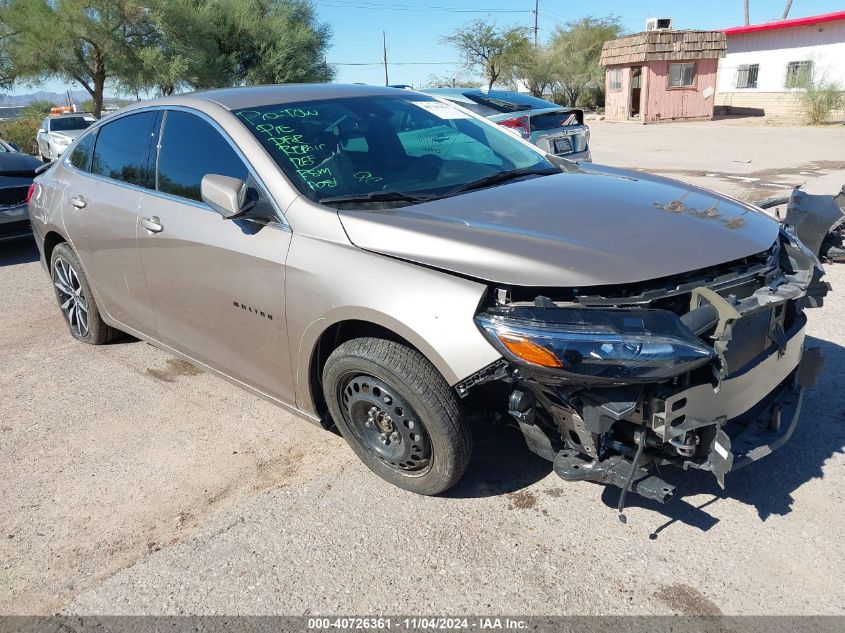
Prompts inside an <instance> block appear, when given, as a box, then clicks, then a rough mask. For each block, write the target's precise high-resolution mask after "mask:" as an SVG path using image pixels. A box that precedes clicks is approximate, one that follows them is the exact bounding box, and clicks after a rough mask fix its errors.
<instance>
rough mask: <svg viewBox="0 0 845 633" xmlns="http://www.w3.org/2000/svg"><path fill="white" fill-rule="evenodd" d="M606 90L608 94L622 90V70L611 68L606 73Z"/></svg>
mask: <svg viewBox="0 0 845 633" xmlns="http://www.w3.org/2000/svg"><path fill="white" fill-rule="evenodd" d="M607 89H608V90H609V91H610V92H619V91H620V90H622V69H621V68H611V69H610V70H608V71H607Z"/></svg>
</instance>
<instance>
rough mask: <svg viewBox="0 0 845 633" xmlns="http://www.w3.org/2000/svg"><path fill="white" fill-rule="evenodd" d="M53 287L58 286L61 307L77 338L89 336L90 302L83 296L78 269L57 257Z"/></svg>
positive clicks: (57, 291) (57, 292)
mask: <svg viewBox="0 0 845 633" xmlns="http://www.w3.org/2000/svg"><path fill="white" fill-rule="evenodd" d="M53 285H55V286H56V294H57V296H58V298H59V307H60V308H61V310H62V314H63V315H64V317H65V320H66V321H67V322H68V324H69V325H70V329H71V330H72V331H73V333H74V334H76V335H77V336H80V337H84V336H87V334H88V301H87V300H86V298H85V296H84V294H83V291H82V284H81V283H80V281H79V274H78V273H77V272H76V269H74V267H73V266H72V265H71V264H70V263H68V262H67V260H65V259H63V258H61V257H57V258H56V262H55V264H54V265H53Z"/></svg>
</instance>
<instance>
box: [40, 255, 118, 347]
mask: <svg viewBox="0 0 845 633" xmlns="http://www.w3.org/2000/svg"><path fill="white" fill-rule="evenodd" d="M50 277H51V278H52V280H53V289H54V290H55V292H56V299H57V300H58V302H59V309H60V310H61V312H62V316H63V317H64V319H65V322H66V323H67V325H68V329H69V330H70V334H71V336H73V338H75V339H76V340H78V341H82V342H83V343H88V344H89V345H103V344H105V343H110V342H112V341H113V340H115V339H116V338H117V337H118V336H119V335H120V332H119V331H118V330H115V329H114V328H113V327H111V326H109V325H107V324H106V323H105V322H104V321H103V319H102V317H101V316H100V310H99V308H98V307H97V302H96V301H95V300H94V293H93V292H91V286H89V285H88V279H87V278H86V277H85V273H84V272H83V271H82V264H81V263H80V262H79V257H77V255H76V253H75V252H74V250H73V249H72V248H71V247H70V245H69V244H68V243H67V242H62V243H61V244H58V245H56V248H54V249H53V254H52V256H51V257H50Z"/></svg>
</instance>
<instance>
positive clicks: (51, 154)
mask: <svg viewBox="0 0 845 633" xmlns="http://www.w3.org/2000/svg"><path fill="white" fill-rule="evenodd" d="M96 120H97V119H96V118H95V117H94V115H92V114H81V113H73V114H59V115H56V116H48V117H46V118H45V119H44V121H43V122H42V123H41V127H40V128H39V130H38V133H37V134H36V136H35V140H36V142H37V143H38V157H39V158H40V159H41V160H42V161H43V162H48V161H51V160H56V159H57V158H58V157H59V156H61V155H62V153H64V151H65V150H66V149H67V147H68V145H70V144H71V142H73V139H75V138H76V137H77V136H79V135H80V134H82V132H84V131H85V130H86V129H87V128H88V127H89V126H90V125H91V124H92V123H94V122H95V121H96Z"/></svg>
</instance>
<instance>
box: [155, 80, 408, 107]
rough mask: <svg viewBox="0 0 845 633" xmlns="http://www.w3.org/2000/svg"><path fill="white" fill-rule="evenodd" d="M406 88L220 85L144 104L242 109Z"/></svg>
mask: <svg viewBox="0 0 845 633" xmlns="http://www.w3.org/2000/svg"><path fill="white" fill-rule="evenodd" d="M407 94H408V90H407V89H405V88H390V87H384V86H369V85H365V84H283V85H268V86H244V87H237V88H218V89H215V90H205V91H203V92H190V93H187V94H180V95H174V96H172V97H164V98H161V99H154V100H152V101H145V102H143V104H144V105H186V104H187V103H189V102H191V101H196V100H201V101H208V102H212V103H216V104H218V105H220V106H223V107H224V108H226V109H227V110H239V109H241V108H252V107H258V106H263V105H271V104H274V103H296V102H298V101H311V100H318V99H335V98H346V97H367V96H378V95H385V96H387V95H407Z"/></svg>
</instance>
